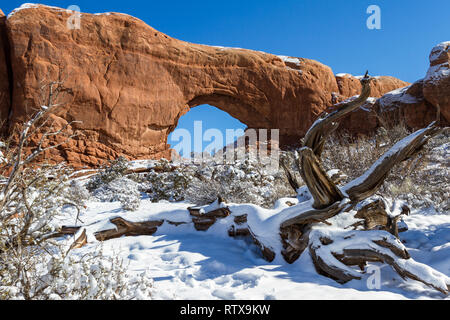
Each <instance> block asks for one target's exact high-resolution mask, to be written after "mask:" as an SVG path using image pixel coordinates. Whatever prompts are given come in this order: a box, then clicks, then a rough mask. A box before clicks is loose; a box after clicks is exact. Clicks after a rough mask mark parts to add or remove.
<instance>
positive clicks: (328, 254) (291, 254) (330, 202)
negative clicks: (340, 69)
mask: <svg viewBox="0 0 450 320" xmlns="http://www.w3.org/2000/svg"><path fill="white" fill-rule="evenodd" d="M370 81H371V78H370V77H369V76H368V74H367V73H366V75H365V76H364V78H362V79H361V84H362V92H361V94H360V96H359V97H358V98H356V99H354V100H352V101H350V102H348V103H346V104H344V105H343V107H341V108H340V109H338V110H336V111H334V112H333V113H331V114H327V115H324V116H323V117H321V118H320V119H318V120H317V121H316V122H315V123H314V124H313V125H312V126H311V128H310V129H309V131H308V132H307V134H306V136H305V138H304V144H303V148H302V149H301V150H300V153H301V160H300V163H301V167H300V174H301V176H302V178H303V180H304V182H305V184H306V186H307V187H308V190H309V192H310V193H311V196H312V198H313V200H314V202H313V205H312V208H310V209H308V210H303V211H301V212H299V213H298V215H296V216H294V217H290V218H289V219H287V220H285V221H283V222H282V223H281V225H280V236H281V241H282V243H283V252H282V254H283V257H284V258H285V259H286V261H288V262H289V263H292V262H294V261H295V260H296V259H297V258H298V257H299V256H300V255H301V254H302V253H303V252H304V250H305V249H306V248H309V252H310V255H311V257H312V260H313V262H314V265H315V267H316V270H317V271H318V272H319V273H320V274H322V275H325V276H328V277H330V278H332V279H335V280H337V281H338V282H342V283H343V282H347V281H349V280H352V279H360V274H359V273H358V272H356V271H355V270H353V269H351V268H349V267H348V266H349V265H358V266H360V268H361V269H363V268H364V265H365V264H366V263H367V262H371V261H378V262H384V263H386V264H389V265H391V266H392V267H393V269H394V270H395V271H397V273H398V274H400V276H402V277H403V278H405V277H408V278H412V279H415V280H418V281H421V282H423V283H425V284H427V285H429V286H431V287H433V288H435V289H437V290H439V291H441V292H443V293H448V290H449V288H450V281H449V280H448V278H447V277H446V276H445V275H442V274H440V273H439V272H437V271H435V270H432V269H431V268H429V267H427V266H424V265H421V264H419V263H417V262H415V261H414V260H412V259H410V256H409V254H408V252H407V251H406V248H405V247H404V246H403V245H402V244H401V242H400V241H398V240H397V241H395V240H393V239H392V237H393V238H394V239H397V238H398V232H399V230H398V227H397V222H398V220H399V219H400V215H398V216H396V217H391V216H390V215H388V214H387V212H386V211H385V207H384V204H383V203H382V201H381V202H378V203H376V202H372V203H370V204H368V205H366V206H363V207H362V208H360V209H359V210H358V211H357V214H356V215H355V218H357V219H361V220H360V222H358V223H357V224H355V225H352V226H350V227H354V228H357V227H363V230H373V229H377V230H373V231H360V230H359V231H356V230H355V231H353V233H352V234H347V236H343V237H340V236H339V235H336V237H329V236H327V233H324V234H323V235H321V236H318V234H320V231H319V230H320V228H317V225H318V223H319V222H323V223H326V224H330V223H329V222H328V221H327V220H328V219H330V218H332V217H334V216H337V215H339V214H340V213H343V212H348V211H350V210H352V209H353V208H355V207H356V206H357V205H358V203H360V202H361V201H362V200H364V199H367V198H368V197H370V196H372V195H373V194H375V192H376V191H377V190H378V188H379V187H380V186H381V185H382V184H383V182H384V180H385V178H386V177H387V175H388V174H389V172H390V171H391V169H392V168H393V167H394V166H395V165H396V164H398V163H400V162H402V161H404V160H406V159H408V158H410V157H412V156H414V155H415V154H416V153H417V152H418V151H419V150H421V149H422V147H423V146H424V145H425V144H426V143H427V141H428V140H429V139H430V138H431V137H433V136H435V135H436V134H437V133H439V132H440V129H439V128H438V127H437V126H436V125H437V122H436V121H435V122H433V123H431V124H430V125H429V126H428V127H426V128H424V129H421V130H418V131H416V132H414V133H412V134H411V135H409V136H407V137H406V138H404V139H402V140H401V141H399V142H398V143H396V144H395V145H394V146H393V147H392V148H390V150H388V151H387V152H386V153H385V154H384V155H383V156H382V157H381V158H380V159H378V161H376V162H375V163H374V164H373V165H372V167H371V168H370V169H369V170H367V171H366V172H365V173H364V174H363V175H362V176H361V177H359V178H357V179H355V180H353V181H351V182H350V183H348V184H347V185H345V186H343V187H338V186H337V185H336V184H335V183H334V182H333V181H332V179H330V177H328V175H327V173H326V172H325V170H324V169H323V168H322V165H321V158H320V156H321V154H322V151H323V148H324V144H325V141H326V138H327V137H328V136H329V134H330V133H331V132H333V131H334V130H335V129H336V128H337V127H338V122H337V121H338V120H339V119H341V118H342V117H343V116H345V115H346V114H348V113H349V112H351V111H353V110H355V109H356V108H358V107H360V106H361V105H362V104H363V103H364V102H365V101H366V99H367V98H368V97H369V96H370ZM438 118H439V110H438ZM285 170H286V171H287V168H285ZM287 176H288V178H290V177H292V174H291V173H290V172H289V173H288V174H287ZM407 211H408V210H407V209H406V208H404V210H403V211H402V214H405V213H407ZM371 232H372V233H371ZM360 233H361V234H360ZM352 238H354V239H352ZM355 239H356V240H355ZM387 239H390V241H387ZM346 243H349V245H350V244H351V248H348V249H346V248H345V247H346V245H345V244H346ZM332 248H336V249H334V250H333V249H332ZM342 248H344V249H342ZM430 269H431V270H430ZM419 270H421V271H419Z"/></svg>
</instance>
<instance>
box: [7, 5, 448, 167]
mask: <svg viewBox="0 0 450 320" xmlns="http://www.w3.org/2000/svg"><path fill="white" fill-rule="evenodd" d="M72 14H73V13H72V12H69V11H66V10H64V9H59V8H53V7H46V6H40V5H28V6H26V7H22V8H21V9H19V10H15V11H14V12H13V13H12V14H10V15H9V16H8V18H7V19H5V18H4V17H3V18H0V34H4V35H7V39H6V37H0V48H1V50H0V71H1V73H0V94H1V95H2V96H3V97H5V98H3V99H2V100H0V116H1V119H2V120H3V121H4V122H5V123H6V126H7V127H8V128H9V130H10V131H11V130H12V128H14V126H16V125H17V124H20V123H21V122H22V121H23V120H24V119H25V118H26V117H27V116H29V115H30V114H31V113H32V112H33V110H35V108H37V107H38V106H39V105H41V104H42V102H41V89H40V88H41V87H42V83H43V82H45V81H48V80H52V79H55V78H56V77H57V75H58V71H59V70H60V69H61V68H62V69H63V71H64V75H65V76H64V79H65V81H64V86H65V87H66V88H68V89H70V90H67V92H66V95H65V97H64V101H63V102H64V103H65V105H64V108H63V109H62V110H61V111H60V112H59V113H58V114H57V115H55V116H54V119H53V120H54V121H55V123H56V125H57V126H60V127H62V126H63V125H64V124H66V123H67V122H68V121H72V120H78V121H81V123H77V124H74V125H72V126H70V130H72V131H74V132H75V131H76V132H79V133H80V135H79V136H78V137H77V138H74V139H73V140H72V141H70V142H69V143H67V144H64V145H63V146H62V147H60V148H58V149H56V150H53V151H52V153H51V154H49V156H51V157H52V159H53V160H55V161H59V160H67V161H68V162H70V163H71V164H72V165H74V166H82V165H88V166H96V165H98V164H100V163H101V162H102V161H103V160H106V159H111V158H114V157H117V156H118V155H125V156H127V157H129V158H134V159H136V158H157V157H168V156H169V146H168V145H167V136H168V134H169V133H170V132H171V131H172V130H173V129H174V128H175V127H176V125H177V122H178V119H179V118H180V117H181V116H182V115H183V114H185V113H186V112H187V111H189V109H190V108H193V107H195V106H197V105H201V104H211V105H214V106H216V107H218V108H220V109H222V110H224V111H226V112H228V113H229V114H230V115H231V116H233V117H235V118H236V119H238V120H240V121H241V122H243V123H244V124H246V125H247V126H248V127H249V128H279V129H280V138H281V141H280V143H281V145H290V144H295V143H298V141H299V139H300V138H301V137H302V136H303V134H304V133H305V131H306V130H307V128H308V127H309V126H310V125H311V123H312V122H313V121H314V119H315V118H316V117H317V116H318V115H319V114H320V113H322V112H323V111H324V110H326V109H327V107H329V106H331V105H332V104H333V103H336V102H339V101H342V100H344V99H346V98H349V97H351V96H353V95H355V94H357V93H358V92H359V90H360V84H359V81H358V80H357V79H356V78H354V77H348V76H338V77H336V76H335V75H334V74H333V72H332V70H331V69H330V68H329V67H328V66H325V65H323V64H321V63H319V62H317V61H314V60H308V59H304V58H294V57H284V56H276V55H272V54H268V53H264V52H258V51H251V50H245V49H233V48H223V47H211V46H205V45H198V44H192V43H188V42H184V41H180V40H177V39H173V38H171V37H169V36H168V35H165V34H163V33H161V32H158V31H157V30H155V29H153V28H152V27H150V26H148V25H147V24H145V23H144V22H142V21H141V20H139V19H136V18H134V17H131V16H128V15H125V14H118V13H110V14H97V15H94V14H84V13H83V14H82V16H81V28H80V29H74V30H71V29H69V28H67V20H68V19H69V17H70V16H71V15H72ZM5 40H7V41H6V42H5ZM3 53H6V55H5V54H3ZM2 54H3V55H2ZM439 57H440V56H439ZM439 59H440V58H439ZM439 61H440V60H439ZM4 70H5V71H6V72H4ZM8 70H9V72H8ZM407 85H408V83H406V82H403V81H401V80H398V79H395V78H392V77H379V78H377V79H376V80H375V81H374V82H373V84H372V88H373V96H374V97H381V96H382V95H383V94H385V93H387V92H389V91H392V90H394V89H398V88H401V87H405V86H407ZM438 86H439V87H440V84H438ZM436 90H437V91H436ZM439 90H440V89H439ZM439 90H438V89H436V88H434V87H431V86H430V87H427V94H428V95H431V96H433V97H435V96H436V97H441V98H437V99H441V100H442V99H444V100H442V101H444V103H445V101H447V102H446V103H447V104H448V94H446V93H445V90H444V91H439ZM436 92H437V93H436ZM10 95H12V96H10ZM442 96H443V98H442ZM445 97H447V98H445ZM445 99H447V100H445ZM441 100H439V102H441ZM427 101H429V100H427ZM430 103H433V102H432V101H430ZM441 108H443V107H441ZM447 108H448V107H447ZM8 115H9V116H8ZM350 127H351V125H350ZM37 138H38V136H37Z"/></svg>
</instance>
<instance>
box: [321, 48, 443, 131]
mask: <svg viewBox="0 0 450 320" xmlns="http://www.w3.org/2000/svg"><path fill="white" fill-rule="evenodd" d="M449 52H450V42H443V43H441V44H438V45H437V46H436V47H434V48H433V49H432V50H431V54H430V67H429V69H428V72H427V74H426V76H425V78H423V79H421V80H418V81H416V82H414V83H413V84H411V85H408V86H406V87H403V88H398V89H395V90H393V91H391V92H388V93H386V94H384V95H383V96H382V97H381V98H379V99H369V100H368V101H367V103H366V104H365V105H363V106H362V107H361V108H360V109H358V110H355V111H354V112H352V113H351V114H349V115H348V116H347V117H346V118H345V119H343V121H341V128H343V129H344V130H347V131H350V132H354V133H366V134H367V133H371V132H373V131H375V130H376V129H377V128H378V127H379V126H381V125H388V126H389V125H392V124H396V123H399V122H403V123H404V124H405V125H406V126H407V127H408V128H410V129H418V128H423V127H425V126H427V125H428V124H429V123H430V122H432V121H433V120H435V119H436V111H437V106H439V108H440V112H441V115H440V124H441V125H442V126H448V125H449V124H450V66H449V64H450V53H449ZM341 78H342V77H341ZM348 78H349V77H345V80H344V82H343V84H341V86H342V87H343V88H344V89H343V90H346V91H344V92H345V93H347V94H348V95H350V94H351V93H353V92H352V91H351V90H350V89H347V88H348V87H349V86H348V83H349V82H350V81H351V80H349V79H348ZM338 83H339V80H338ZM339 105H340V104H337V105H335V106H333V107H332V108H330V109H329V110H330V111H332V110H334V109H335V108H337V107H339Z"/></svg>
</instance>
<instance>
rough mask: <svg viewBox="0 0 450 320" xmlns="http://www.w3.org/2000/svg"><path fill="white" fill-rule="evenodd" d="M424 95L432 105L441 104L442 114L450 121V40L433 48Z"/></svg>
mask: <svg viewBox="0 0 450 320" xmlns="http://www.w3.org/2000/svg"><path fill="white" fill-rule="evenodd" d="M423 95H424V98H425V99H426V100H427V101H429V102H430V103H431V104H432V105H434V106H438V105H439V106H440V109H441V113H442V116H443V117H444V118H445V120H446V121H447V123H450V41H447V42H443V43H440V44H439V45H437V46H436V47H434V48H433V50H431V54H430V69H429V70H428V72H427V75H426V77H425V79H424V86H423Z"/></svg>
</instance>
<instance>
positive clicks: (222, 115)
mask: <svg viewBox="0 0 450 320" xmlns="http://www.w3.org/2000/svg"><path fill="white" fill-rule="evenodd" d="M189 106H190V110H189V111H188V112H187V113H185V114H184V115H183V116H181V117H180V119H179V120H178V123H177V126H176V127H175V129H174V130H173V131H172V132H171V133H170V134H169V136H168V138H167V143H168V144H169V145H170V147H171V148H172V149H173V150H174V151H176V153H177V154H178V155H179V156H181V157H182V158H190V157H192V156H193V155H194V154H200V153H206V154H209V155H214V154H215V153H216V152H218V151H220V150H223V148H224V147H225V146H226V145H229V144H234V143H235V142H236V141H237V140H238V139H239V138H240V137H242V136H243V135H244V134H245V130H246V129H247V125H246V124H244V123H242V122H241V121H239V120H238V119H236V118H235V117H233V116H232V115H230V114H229V113H228V112H226V111H223V110H222V109H221V108H219V107H216V106H213V105H210V104H200V105H196V104H192V105H191V104H190V105H189Z"/></svg>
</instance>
